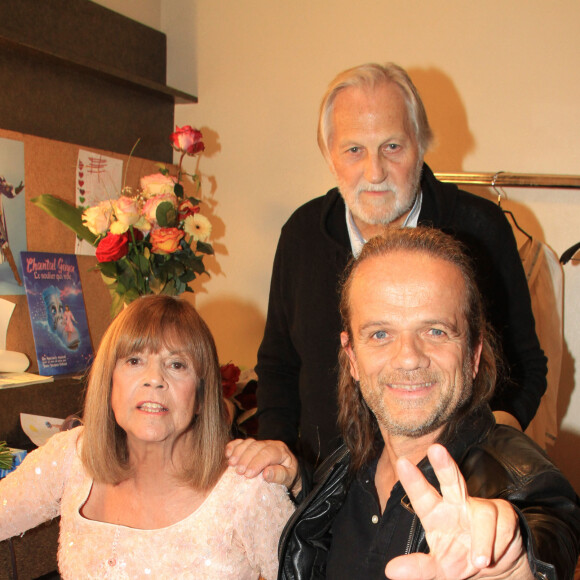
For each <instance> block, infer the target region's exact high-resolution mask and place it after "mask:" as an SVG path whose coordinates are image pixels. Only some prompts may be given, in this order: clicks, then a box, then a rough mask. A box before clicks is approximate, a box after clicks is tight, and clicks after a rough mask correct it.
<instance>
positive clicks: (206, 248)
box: [196, 241, 214, 255]
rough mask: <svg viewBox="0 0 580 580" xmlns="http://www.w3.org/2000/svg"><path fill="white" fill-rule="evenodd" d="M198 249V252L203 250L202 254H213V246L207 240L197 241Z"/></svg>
mask: <svg viewBox="0 0 580 580" xmlns="http://www.w3.org/2000/svg"><path fill="white" fill-rule="evenodd" d="M196 249H197V251H198V252H201V253H202V254H212V255H213V253H214V252H213V247H212V245H211V244H207V243H206V242H200V241H198V242H197V246H196Z"/></svg>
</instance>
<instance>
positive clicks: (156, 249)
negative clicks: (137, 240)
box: [149, 228, 185, 254]
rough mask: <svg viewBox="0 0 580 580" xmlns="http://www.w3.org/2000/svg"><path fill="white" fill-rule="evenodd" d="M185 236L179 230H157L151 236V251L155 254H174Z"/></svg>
mask: <svg viewBox="0 0 580 580" xmlns="http://www.w3.org/2000/svg"><path fill="white" fill-rule="evenodd" d="M184 235H185V234H184V233H183V232H182V231H181V230H180V229H178V228H156V229H154V230H152V231H151V233H150V234H149V241H150V242H151V251H152V252H153V253H154V254H173V252H176V251H177V250H178V248H179V242H180V241H181V238H183V236H184Z"/></svg>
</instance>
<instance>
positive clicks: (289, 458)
mask: <svg viewBox="0 0 580 580" xmlns="http://www.w3.org/2000/svg"><path fill="white" fill-rule="evenodd" d="M226 457H227V458H228V463H229V464H230V465H232V466H234V467H235V468H236V471H237V472H238V473H239V474H242V475H245V476H246V477H248V478H253V477H256V476H257V475H259V474H260V473H261V474H262V477H263V478H264V479H265V480H266V481H267V482H268V483H280V484H282V485H285V486H286V487H287V488H288V489H289V490H290V491H291V492H292V493H294V494H297V493H298V492H299V491H300V488H301V482H300V477H299V468H298V461H297V460H296V457H294V455H293V454H292V452H291V451H290V450H289V449H288V447H287V446H286V444H285V443H282V441H256V440H255V439H234V440H233V441H230V442H229V443H228V444H227V446H226Z"/></svg>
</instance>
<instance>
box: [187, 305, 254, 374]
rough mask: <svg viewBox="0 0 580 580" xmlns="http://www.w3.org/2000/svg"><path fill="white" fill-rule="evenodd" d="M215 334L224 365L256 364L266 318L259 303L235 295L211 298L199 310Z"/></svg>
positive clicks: (250, 365) (220, 359) (248, 366)
mask: <svg viewBox="0 0 580 580" xmlns="http://www.w3.org/2000/svg"><path fill="white" fill-rule="evenodd" d="M198 312H199V314H200V315H201V317H202V318H203V319H204V320H205V322H206V323H207V325H208V326H209V328H210V329H211V332H212V334H213V336H214V339H215V342H216V345H217V348H218V356H219V361H220V364H227V363H228V362H232V363H234V364H236V365H238V366H239V367H240V368H242V369H247V368H253V367H254V366H255V365H256V355H257V353H258V347H259V346H260V343H261V342H262V336H263V334H264V326H265V324H266V321H265V319H264V315H263V314H262V312H261V311H260V310H259V309H258V308H257V307H256V305H255V304H252V303H249V302H243V301H241V300H239V299H238V298H234V297H229V298H228V297H220V298H219V299H217V300H209V301H207V302H205V303H204V304H203V306H202V307H200V308H199V309H198Z"/></svg>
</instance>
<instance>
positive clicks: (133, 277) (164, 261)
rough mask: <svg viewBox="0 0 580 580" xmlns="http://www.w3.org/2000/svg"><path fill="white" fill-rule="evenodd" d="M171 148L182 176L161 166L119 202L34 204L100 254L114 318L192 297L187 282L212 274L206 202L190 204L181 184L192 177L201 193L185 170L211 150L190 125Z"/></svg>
mask: <svg viewBox="0 0 580 580" xmlns="http://www.w3.org/2000/svg"><path fill="white" fill-rule="evenodd" d="M171 142H172V145H173V147H174V149H176V150H177V151H179V152H180V153H181V157H180V159H179V166H178V170H177V175H176V176H172V175H170V172H169V170H168V169H167V167H165V166H163V165H161V166H160V170H159V173H155V174H153V175H147V176H145V177H142V178H141V184H140V185H141V187H140V188H139V189H138V190H136V191H133V190H132V189H131V188H129V187H124V188H123V190H122V191H121V195H120V196H119V197H118V198H117V199H110V200H106V201H103V202H101V203H99V204H97V205H95V206H92V207H87V208H82V207H75V206H72V205H70V204H68V203H66V202H64V201H62V200H60V199H58V198H55V197H53V196H52V195H41V196H39V197H37V198H35V199H33V200H32V202H33V203H35V204H36V205H38V206H39V207H40V208H41V209H43V210H44V211H46V212H47V213H48V214H49V215H52V216H53V217H56V218H57V219H58V220H60V221H61V222H62V223H63V224H64V225H66V226H67V227H69V228H70V229H72V230H73V231H74V232H75V233H76V234H77V236H78V237H79V238H81V239H83V240H86V241H87V242H89V243H90V244H92V245H93V246H95V247H96V257H97V262H98V263H97V266H96V268H97V269H98V270H99V271H100V273H101V275H102V277H103V280H104V282H105V284H106V285H107V286H108V288H109V291H110V292H111V296H112V298H113V302H112V305H111V313H112V314H113V315H115V314H116V313H117V312H119V310H121V308H122V307H123V305H124V304H129V303H130V302H132V301H133V300H135V299H136V298H138V297H139V296H143V295H146V294H168V295H171V296H176V295H178V294H181V293H183V292H193V290H192V289H191V288H190V287H189V285H188V284H189V282H191V281H192V280H194V279H195V278H196V277H197V275H199V274H203V273H207V271H206V269H205V266H204V264H203V258H204V255H207V254H213V253H214V252H213V248H212V246H211V244H210V243H208V241H207V240H208V238H209V236H210V234H211V224H210V222H209V220H208V219H207V218H206V217H204V216H203V215H201V214H200V213H199V212H200V207H199V204H200V200H199V199H196V198H195V197H185V194H184V188H183V185H182V180H183V178H184V176H187V175H189V177H191V178H192V179H193V181H194V182H196V183H197V184H198V188H199V180H198V178H197V176H196V175H192V174H187V173H185V172H184V171H183V169H182V163H183V159H184V157H185V156H186V155H189V156H193V155H197V154H198V153H201V152H202V151H203V150H204V149H205V147H204V144H203V141H202V134H201V132H200V131H198V130H197V129H194V128H192V127H190V126H188V125H187V126H185V127H176V131H175V132H174V133H172V134H171Z"/></svg>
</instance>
